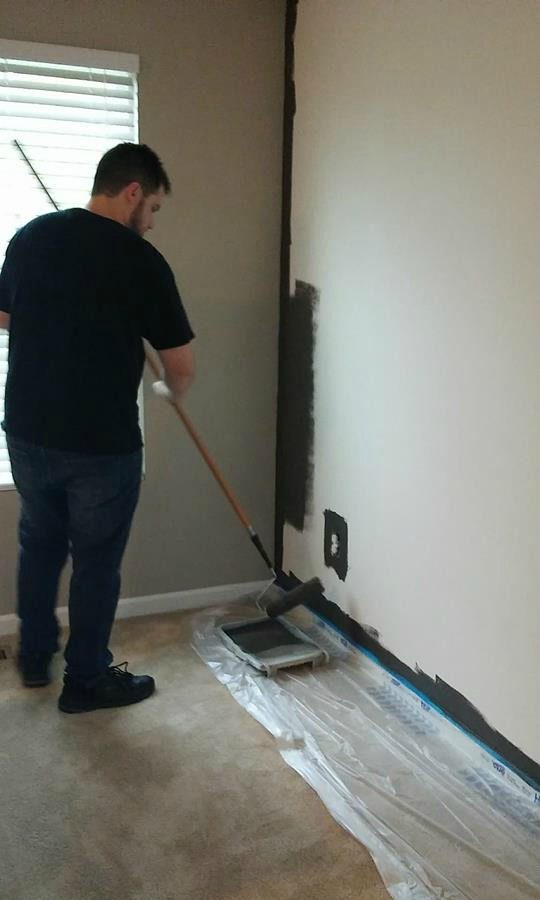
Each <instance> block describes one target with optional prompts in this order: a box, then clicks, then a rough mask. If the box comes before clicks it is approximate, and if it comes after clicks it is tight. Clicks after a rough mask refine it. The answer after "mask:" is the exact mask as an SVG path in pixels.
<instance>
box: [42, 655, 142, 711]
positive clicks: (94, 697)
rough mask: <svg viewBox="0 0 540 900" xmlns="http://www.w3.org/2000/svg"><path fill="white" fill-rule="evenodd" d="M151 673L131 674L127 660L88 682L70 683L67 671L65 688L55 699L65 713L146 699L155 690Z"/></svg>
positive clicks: (125, 704)
mask: <svg viewBox="0 0 540 900" xmlns="http://www.w3.org/2000/svg"><path fill="white" fill-rule="evenodd" d="M155 687H156V685H155V682H154V679H153V678H151V677H150V675H132V674H131V672H128V670H127V662H124V663H121V665H119V666H110V667H109V668H108V669H107V671H106V672H105V673H104V674H103V675H100V677H99V678H96V680H95V681H94V682H92V683H91V684H88V685H77V684H72V683H71V682H70V679H69V675H67V676H66V677H65V678H64V690H63V691H62V693H61V694H60V697H59V700H58V709H60V710H61V711H62V712H65V713H82V712H90V711H91V710H93V709H109V708H111V707H113V706H129V704H130V703H140V702H141V700H146V698H147V697H150V695H151V694H153V693H154V690H155Z"/></svg>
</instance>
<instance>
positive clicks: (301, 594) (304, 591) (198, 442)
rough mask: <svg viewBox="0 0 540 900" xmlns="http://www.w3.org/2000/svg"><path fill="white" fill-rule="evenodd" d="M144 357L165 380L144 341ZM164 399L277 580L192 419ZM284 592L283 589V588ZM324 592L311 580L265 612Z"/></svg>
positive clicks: (273, 613) (175, 403) (286, 608)
mask: <svg viewBox="0 0 540 900" xmlns="http://www.w3.org/2000/svg"><path fill="white" fill-rule="evenodd" d="M145 354H146V361H147V363H148V365H149V366H150V368H151V370H152V372H153V374H154V376H155V377H156V379H157V380H158V381H161V380H162V373H161V366H160V364H159V363H158V361H157V359H156V355H155V353H154V351H153V350H152V349H151V348H150V346H149V345H148V344H147V343H146V342H145ZM164 399H165V400H166V401H167V403H169V405H170V406H172V407H173V409H174V410H175V412H176V414H177V416H178V418H179V419H180V421H181V422H182V424H183V425H184V427H185V429H186V431H187V433H188V434H189V436H190V438H191V440H192V441H193V443H194V444H195V446H196V448H197V450H198V451H199V453H200V455H201V456H202V458H203V460H204V462H205V463H206V465H207V466H208V468H209V469H210V471H211V473H212V475H213V476H214V478H215V480H216V481H217V483H218V485H219V487H220V488H221V490H222V491H223V493H224V494H225V497H226V498H227V500H228V502H229V504H230V505H231V507H232V508H233V510H234V513H235V515H236V517H237V518H238V519H239V521H240V522H241V523H242V525H243V526H244V528H245V529H246V531H247V533H248V534H249V538H250V540H251V542H252V544H253V546H254V547H255V549H256V550H257V552H258V553H259V555H260V557H261V558H262V559H263V560H264V563H265V565H266V566H267V567H268V569H269V570H270V572H271V573H272V578H273V579H274V580H275V579H276V577H277V576H276V571H275V568H274V566H273V564H272V561H271V559H270V556H269V555H268V553H267V552H266V550H265V548H264V545H263V543H262V541H261V539H260V537H259V535H258V534H257V532H256V531H255V529H254V527H253V525H252V524H251V522H250V520H249V517H248V515H247V513H246V512H245V510H244V509H243V507H242V506H241V505H240V503H239V502H238V500H237V499H236V497H235V495H234V494H233V492H232V490H231V488H230V487H229V485H228V484H227V482H226V481H225V478H224V477H223V475H222V473H221V471H220V470H219V468H218V466H217V465H216V463H215V461H214V459H213V458H212V456H211V455H210V453H209V451H208V448H207V447H206V446H205V444H204V442H203V441H202V439H201V437H200V435H199V434H198V432H197V431H196V429H195V427H194V425H193V423H192V422H191V419H190V418H189V416H188V415H187V413H186V412H185V410H184V409H183V407H182V406H181V405H180V403H179V402H178V401H177V400H175V399H174V398H173V397H165V396H164ZM280 591H281V589H280ZM323 591H324V587H323V585H322V583H321V582H320V580H319V579H318V578H311V579H310V580H309V581H306V582H304V584H301V585H298V587H295V588H293V589H292V590H291V591H287V592H286V591H283V592H281V593H280V596H278V597H276V598H274V599H272V600H270V601H269V602H268V603H267V604H266V606H265V609H264V611H265V612H266V614H267V615H268V616H269V617H270V618H276V616H281V615H283V614H284V613H286V612H288V611H289V610H291V609H293V608H294V607H295V606H300V605H301V604H302V603H307V602H309V600H311V599H312V598H314V597H316V596H318V595H319V594H321V593H322V592H323Z"/></svg>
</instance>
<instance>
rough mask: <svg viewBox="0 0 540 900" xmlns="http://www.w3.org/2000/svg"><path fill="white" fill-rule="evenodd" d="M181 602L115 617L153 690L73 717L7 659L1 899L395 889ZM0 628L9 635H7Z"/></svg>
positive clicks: (313, 895)
mask: <svg viewBox="0 0 540 900" xmlns="http://www.w3.org/2000/svg"><path fill="white" fill-rule="evenodd" d="M188 622H189V617H188V616H185V615H182V614H172V615H166V616H155V617H148V618H141V619H132V620H131V621H124V622H120V623H119V624H118V625H117V626H116V630H115V634H114V642H113V649H114V651H115V653H116V662H120V661H122V660H123V659H129V660H130V663H131V668H132V670H133V671H136V672H149V673H150V674H153V675H154V676H155V677H156V680H157V684H158V691H159V693H157V694H156V695H155V696H154V697H153V698H151V699H150V700H147V701H145V702H144V703H141V704H140V705H137V706H133V707H131V708H127V709H123V710H105V711H100V712H95V713H87V714H85V715H81V716H66V715H62V714H61V713H59V712H58V711H57V709H56V699H57V696H58V690H59V683H60V676H61V669H62V662H61V659H60V658H58V662H57V665H56V674H57V678H56V683H55V684H54V685H52V686H51V687H49V688H45V689H40V690H28V689H25V688H23V687H21V686H20V685H19V681H18V678H17V675H16V673H15V671H14V669H13V663H12V662H10V661H7V662H0V802H1V816H0V898H2V900H109V898H110V900H184V898H186V900H187V898H189V900H233V898H234V900H274V898H275V900H322V898H328V900H346V898H347V900H349V898H350V900H387V898H388V894H387V893H386V891H385V889H384V887H383V886H382V882H381V880H380V877H379V875H378V873H377V870H376V869H375V866H374V865H373V863H372V861H371V858H370V857H369V855H368V853H367V851H366V850H365V849H364V848H363V847H362V846H361V845H360V844H358V843H357V842H356V841H355V840H354V839H353V838H352V837H350V836H349V835H348V834H347V833H346V832H344V831H343V830H342V829H341V828H340V827H339V826H338V825H337V824H336V823H335V822H334V821H333V819H332V818H331V817H330V815H329V814H328V813H327V812H326V810H325V809H324V807H323V806H322V804H321V802H320V801H319V799H318V797H317V796H316V795H315V794H314V793H313V792H312V791H311V789H310V788H309V787H308V786H307V785H306V784H305V783H304V782H303V781H302V779H301V778H300V777H299V776H298V775H296V774H295V773H294V772H293V771H292V770H291V769H289V768H288V767H287V766H286V765H285V763H284V762H283V761H282V760H281V757H280V756H279V754H278V752H277V750H276V748H275V745H274V742H273V739H272V738H271V737H270V736H269V735H268V734H267V733H266V732H265V731H264V729H263V728H262V727H261V726H260V725H259V724H258V723H256V722H255V721H253V720H252V719H251V718H250V717H249V715H248V714H247V713H246V712H244V710H243V709H241V707H239V706H238V705H237V704H236V703H235V701H234V700H233V699H232V698H231V697H230V696H229V694H228V693H227V691H226V690H225V689H224V688H223V687H221V686H220V685H219V684H218V683H217V682H216V681H215V680H214V678H213V677H212V675H211V673H210V672H209V671H208V670H207V669H206V667H205V666H204V665H203V664H202V663H201V662H200V661H199V660H198V658H197V657H196V656H195V654H194V653H193V651H192V650H191V648H190V646H189V626H188ZM5 644H6V641H5V640H1V641H0V645H1V646H5Z"/></svg>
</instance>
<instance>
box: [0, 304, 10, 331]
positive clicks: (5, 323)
mask: <svg viewBox="0 0 540 900" xmlns="http://www.w3.org/2000/svg"><path fill="white" fill-rule="evenodd" d="M10 318H11V316H10V314H9V313H7V312H4V310H3V309H0V331H2V329H3V330H4V331H9V320H10Z"/></svg>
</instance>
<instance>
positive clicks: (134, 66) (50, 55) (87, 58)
mask: <svg viewBox="0 0 540 900" xmlns="http://www.w3.org/2000/svg"><path fill="white" fill-rule="evenodd" d="M0 59H12V60H22V61H25V62H35V63H50V64H52V65H55V64H56V65H59V66H62V65H64V66H82V67H88V68H92V69H115V70H120V71H122V72H128V73H130V74H131V75H133V81H134V117H135V125H134V139H135V141H138V140H139V102H138V83H137V76H138V74H139V56H138V55H137V54H134V53H123V52H120V51H119V52H116V51H114V50H92V49H88V48H84V47H68V46H64V45H61V44H39V43H33V42H29V41H12V40H6V39H4V38H0ZM2 262H3V260H0V265H1V263H2ZM139 414H140V426H141V431H142V433H143V436H144V407H143V383H142V381H141V386H140V389H139ZM14 490H16V488H15V485H14V484H13V482H11V483H10V484H0V492H1V491H14Z"/></svg>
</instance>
